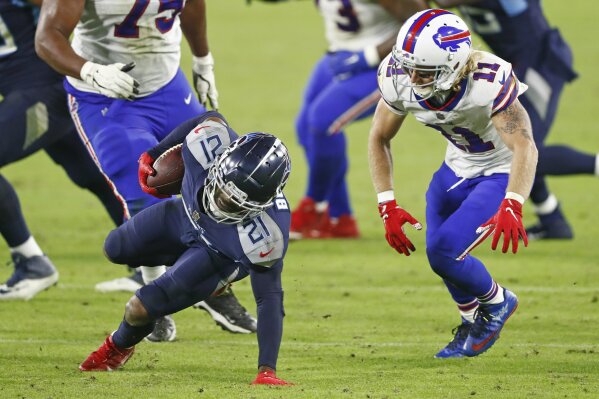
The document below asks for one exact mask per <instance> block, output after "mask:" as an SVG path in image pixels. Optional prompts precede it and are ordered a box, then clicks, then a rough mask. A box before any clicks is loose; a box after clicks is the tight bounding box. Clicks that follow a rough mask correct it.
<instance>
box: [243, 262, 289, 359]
mask: <svg viewBox="0 0 599 399" xmlns="http://www.w3.org/2000/svg"><path fill="white" fill-rule="evenodd" d="M282 269H283V262H282V261H279V262H278V264H277V265H275V266H273V267H272V268H269V269H266V268H260V267H252V268H251V269H250V277H251V281H252V290H253V291H254V298H255V299H256V305H257V306H258V333H257V336H258V348H259V354H258V367H260V366H268V367H270V368H272V369H273V370H276V368H277V358H278V356H279V347H280V346H281V337H282V336H283V317H285V310H284V309H283V288H282V286H281V271H282Z"/></svg>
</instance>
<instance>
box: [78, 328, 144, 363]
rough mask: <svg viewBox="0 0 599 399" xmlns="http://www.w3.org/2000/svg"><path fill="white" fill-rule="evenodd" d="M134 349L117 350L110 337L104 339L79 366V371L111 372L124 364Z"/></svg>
mask: <svg viewBox="0 0 599 399" xmlns="http://www.w3.org/2000/svg"><path fill="white" fill-rule="evenodd" d="M134 351H135V347H134V346H133V347H131V348H127V349H123V348H118V347H117V346H116V345H115V344H114V343H113V342H112V335H109V336H108V337H106V341H104V343H103V344H102V345H100V347H99V348H98V350H96V351H95V352H92V353H91V354H90V355H89V356H88V357H87V359H85V360H84V361H83V363H81V364H80V365H79V370H81V371H113V370H116V369H118V368H120V367H121V366H123V365H124V364H125V363H127V360H129V358H130V357H131V355H133V352H134Z"/></svg>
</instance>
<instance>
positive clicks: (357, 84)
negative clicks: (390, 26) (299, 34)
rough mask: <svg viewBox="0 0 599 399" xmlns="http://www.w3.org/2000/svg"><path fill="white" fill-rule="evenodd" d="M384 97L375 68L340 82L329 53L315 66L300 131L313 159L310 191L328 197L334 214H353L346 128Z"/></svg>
mask: <svg viewBox="0 0 599 399" xmlns="http://www.w3.org/2000/svg"><path fill="white" fill-rule="evenodd" d="M379 98H380V94H379V92H378V88H377V81H376V69H372V70H369V71H367V72H364V73H360V74H358V75H354V76H352V77H350V78H348V79H345V80H336V79H335V78H334V76H333V74H332V73H331V70H330V68H329V65H328V56H327V55H325V56H324V57H323V58H321V59H320V61H319V62H318V63H317V64H316V66H315V67H314V70H313V71H312V75H311V76H310V79H309V81H308V84H307V86H306V89H305V92H304V98H303V104H302V107H301V109H300V112H299V115H298V117H297V119H296V133H297V137H298V140H299V143H300V144H301V145H302V147H303V148H304V152H305V154H306V159H307V162H308V187H307V190H306V195H307V196H309V197H311V198H312V199H314V200H315V201H317V202H321V201H328V203H329V214H330V215H331V216H332V217H338V216H340V215H343V214H351V213H352V211H351V206H350V201H349V195H348V189H347V182H346V180H345V175H346V173H347V170H348V159H347V154H346V147H347V143H346V137H345V134H344V131H343V129H344V127H345V126H346V125H348V124H349V123H351V122H353V121H355V120H360V119H363V118H365V117H367V116H370V115H372V114H373V113H374V109H375V107H376V103H377V102H378V100H379Z"/></svg>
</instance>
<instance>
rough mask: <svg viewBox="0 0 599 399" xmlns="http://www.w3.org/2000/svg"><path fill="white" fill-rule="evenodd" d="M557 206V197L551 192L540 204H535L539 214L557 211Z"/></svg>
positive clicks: (536, 211)
mask: <svg viewBox="0 0 599 399" xmlns="http://www.w3.org/2000/svg"><path fill="white" fill-rule="evenodd" d="M557 206H558V202H557V198H556V197H555V195H553V194H549V197H547V199H546V200H545V201H543V202H541V203H540V204H534V208H535V213H536V214H537V215H549V214H550V213H553V212H555V210H556V209H557Z"/></svg>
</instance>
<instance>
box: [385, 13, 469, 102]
mask: <svg viewBox="0 0 599 399" xmlns="http://www.w3.org/2000/svg"><path fill="white" fill-rule="evenodd" d="M471 46H472V40H471V37H470V31H469V30H468V26H467V25H466V23H465V22H464V21H463V20H462V19H461V18H460V17H458V16H457V15H455V14H453V13H451V12H449V11H446V10H441V9H429V10H424V11H420V12H418V13H416V14H414V15H413V16H411V17H410V18H409V19H408V20H407V21H406V22H405V23H404V24H403V26H402V27H401V29H400V30H399V34H398V35H397V42H396V43H395V46H394V47H393V51H392V56H393V59H394V65H393V69H395V71H394V74H393V76H394V84H395V87H396V89H398V91H399V90H400V87H399V86H402V87H409V88H411V89H412V90H413V91H414V92H415V93H416V94H417V95H418V97H416V99H413V98H414V97H413V96H412V95H410V98H411V99H412V100H408V101H420V100H425V99H427V98H430V97H432V96H434V95H435V94H437V93H439V92H444V91H447V90H449V89H451V87H452V86H453V84H454V83H455V80H456V78H457V77H458V76H459V74H460V72H461V71H462V69H463V68H464V67H465V66H466V63H467V61H468V57H469V56H470V51H471ZM414 74H416V75H417V76H420V77H423V78H424V79H417V78H416V79H415V78H413V76H414ZM406 77H407V79H405V78H406Z"/></svg>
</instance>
